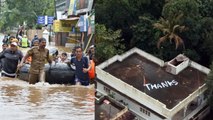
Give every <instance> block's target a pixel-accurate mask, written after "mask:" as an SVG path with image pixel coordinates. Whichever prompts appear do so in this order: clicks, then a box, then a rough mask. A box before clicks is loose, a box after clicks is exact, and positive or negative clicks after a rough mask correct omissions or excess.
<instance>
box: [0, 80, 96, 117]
mask: <svg viewBox="0 0 213 120" xmlns="http://www.w3.org/2000/svg"><path fill="white" fill-rule="evenodd" d="M0 106H1V107H0V117H1V118H0V119H1V120H93V119H94V88H93V86H89V87H84V86H66V85H49V84H47V83H45V84H42V83H37V84H36V85H29V84H28V83H27V82H25V81H21V80H18V79H9V78H3V77H2V78H1V80H0Z"/></svg>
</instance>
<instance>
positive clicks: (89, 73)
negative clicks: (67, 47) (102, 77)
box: [0, 35, 95, 86]
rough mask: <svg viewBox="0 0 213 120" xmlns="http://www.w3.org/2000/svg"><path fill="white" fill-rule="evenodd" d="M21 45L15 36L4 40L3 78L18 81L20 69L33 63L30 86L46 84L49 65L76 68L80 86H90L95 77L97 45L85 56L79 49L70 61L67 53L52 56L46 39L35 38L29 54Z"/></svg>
mask: <svg viewBox="0 0 213 120" xmlns="http://www.w3.org/2000/svg"><path fill="white" fill-rule="evenodd" d="M24 36H25V35H24ZM23 38H25V37H23ZM19 42H20V41H19V40H17V39H16V38H15V37H12V38H10V39H9V42H8V41H7V43H6V42H4V41H3V44H2V52H1V53H0V61H1V75H2V76H6V77H12V78H15V77H16V76H17V72H18V70H19V69H20V68H21V67H22V66H23V65H24V64H30V69H29V78H28V81H29V83H30V84H35V83H37V82H39V81H41V82H45V64H46V63H49V65H50V66H51V65H52V64H53V63H65V64H68V65H73V66H75V83H76V84H80V85H84V86H87V85H89V84H90V83H91V81H93V79H94V78H95V62H94V54H95V46H94V45H92V46H90V48H89V50H88V52H87V53H85V54H84V53H83V49H82V48H81V47H80V46H76V47H75V48H73V51H72V53H71V55H70V59H69V57H68V53H66V52H63V53H61V54H60V55H57V54H55V55H52V56H51V55H50V51H49V50H48V49H47V48H46V39H45V38H38V37H37V38H35V39H33V40H32V41H31V42H32V43H31V48H30V49H29V50H28V51H27V53H26V54H25V55H23V53H22V51H21V50H20V49H19V45H20V44H19Z"/></svg>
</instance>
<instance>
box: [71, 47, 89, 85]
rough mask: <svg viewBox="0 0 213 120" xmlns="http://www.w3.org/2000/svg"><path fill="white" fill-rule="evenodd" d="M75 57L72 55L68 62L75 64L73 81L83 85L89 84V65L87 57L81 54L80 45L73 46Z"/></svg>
mask: <svg viewBox="0 0 213 120" xmlns="http://www.w3.org/2000/svg"><path fill="white" fill-rule="evenodd" d="M75 55H76V56H75V57H72V58H71V60H70V63H71V64H72V65H74V66H75V68H76V70H75V82H76V84H81V85H84V86H87V85H89V75H88V71H89V70H90V68H91V66H90V64H89V60H88V58H87V57H85V56H83V51H82V48H81V47H80V46H78V47H76V48H75Z"/></svg>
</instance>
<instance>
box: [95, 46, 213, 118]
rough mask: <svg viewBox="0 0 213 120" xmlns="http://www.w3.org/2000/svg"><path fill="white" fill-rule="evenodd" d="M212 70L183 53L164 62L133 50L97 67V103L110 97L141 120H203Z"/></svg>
mask: <svg viewBox="0 0 213 120" xmlns="http://www.w3.org/2000/svg"><path fill="white" fill-rule="evenodd" d="M209 71H210V70H209V69H208V68H206V67H204V66H201V65H199V64H197V63H195V62H193V61H191V60H190V59H189V58H187V57H186V56H184V55H182V54H180V55H178V56H177V57H176V58H174V59H172V60H171V61H169V62H164V61H163V60H161V59H158V58H156V57H154V56H152V55H150V54H148V53H146V52H144V51H142V50H140V49H137V48H133V49H131V50H129V51H128V52H126V53H124V54H123V55H121V56H119V55H116V56H114V57H112V58H111V59H109V60H107V61H105V62H104V63H102V64H100V65H99V66H97V67H96V73H97V84H96V101H99V100H100V99H99V98H101V97H103V96H108V97H110V98H112V99H113V100H115V101H116V102H118V103H120V104H122V105H124V106H126V107H127V108H128V110H129V111H131V113H132V114H134V115H135V116H136V119H138V120H200V119H202V118H203V117H204V116H205V115H206V114H207V113H209V107H208V106H207V103H206V98H205V97H204V92H205V91H206V89H207V88H206V85H205V78H206V76H207V74H208V73H209ZM96 109H97V108H96Z"/></svg>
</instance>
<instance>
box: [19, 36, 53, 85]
mask: <svg viewBox="0 0 213 120" xmlns="http://www.w3.org/2000/svg"><path fill="white" fill-rule="evenodd" d="M45 47H46V39H45V38H40V39H39V46H38V47H36V46H35V47H32V48H31V49H30V50H28V51H27V54H26V55H25V56H24V57H23V59H22V60H21V63H20V64H19V67H22V66H23V63H24V61H26V59H27V58H28V57H29V56H32V62H31V66H30V71H29V73H30V74H29V83H30V84H35V83H37V82H39V81H41V82H44V81H45V71H44V70H45V69H44V67H45V60H47V61H48V62H49V64H50V66H51V63H52V60H51V59H50V57H49V50H48V49H46V48H45Z"/></svg>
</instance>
